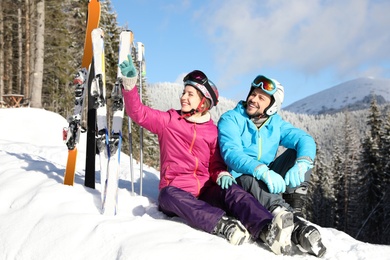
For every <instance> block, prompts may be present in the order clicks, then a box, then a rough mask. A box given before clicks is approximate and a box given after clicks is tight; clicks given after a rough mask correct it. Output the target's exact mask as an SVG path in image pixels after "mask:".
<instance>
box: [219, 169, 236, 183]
mask: <svg viewBox="0 0 390 260" xmlns="http://www.w3.org/2000/svg"><path fill="white" fill-rule="evenodd" d="M223 176H229V177H231V178H232V179H234V178H233V176H232V175H231V174H230V173H228V172H225V171H223V172H220V173H219V174H218V178H217V183H218V180H219V179H221V178H222V177H223Z"/></svg>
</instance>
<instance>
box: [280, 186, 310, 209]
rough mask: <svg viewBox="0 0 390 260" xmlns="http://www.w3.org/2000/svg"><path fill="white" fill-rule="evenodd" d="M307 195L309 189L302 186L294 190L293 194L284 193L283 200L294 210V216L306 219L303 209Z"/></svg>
mask: <svg viewBox="0 0 390 260" xmlns="http://www.w3.org/2000/svg"><path fill="white" fill-rule="evenodd" d="M306 194H307V187H304V186H301V187H299V188H297V189H296V190H294V192H293V193H284V194H283V199H284V201H285V202H286V203H288V204H289V205H290V206H291V207H292V208H293V210H294V215H296V216H299V217H304V216H303V212H302V209H303V207H304V205H305V201H306Z"/></svg>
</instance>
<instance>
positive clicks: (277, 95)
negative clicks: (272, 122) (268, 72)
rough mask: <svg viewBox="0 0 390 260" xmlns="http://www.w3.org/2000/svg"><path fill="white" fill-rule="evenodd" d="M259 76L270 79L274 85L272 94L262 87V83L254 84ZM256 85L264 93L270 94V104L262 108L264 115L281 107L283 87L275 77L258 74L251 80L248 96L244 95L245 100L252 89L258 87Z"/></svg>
mask: <svg viewBox="0 0 390 260" xmlns="http://www.w3.org/2000/svg"><path fill="white" fill-rule="evenodd" d="M259 77H260V78H264V79H266V80H269V81H271V82H272V84H273V85H274V86H275V87H276V91H275V90H273V91H275V92H274V93H273V94H270V93H269V92H270V91H268V90H266V89H264V88H263V85H262V84H255V81H256V80H257V79H258V78H259ZM258 87H260V88H261V89H262V90H263V91H264V92H265V93H267V94H269V95H270V96H271V103H270V105H269V106H268V107H267V108H265V109H264V113H265V114H266V115H268V116H271V115H273V114H275V113H277V112H278V111H279V110H280V109H281V107H282V103H283V100H284V87H283V86H282V84H280V82H279V81H277V80H275V79H272V78H268V77H265V76H262V75H258V76H257V77H256V78H255V79H254V80H253V82H252V84H251V89H250V91H249V93H248V96H247V97H246V101H248V98H249V96H250V94H251V93H252V91H253V90H254V89H255V88H258ZM273 91H272V92H273Z"/></svg>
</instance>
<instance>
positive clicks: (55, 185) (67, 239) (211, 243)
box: [0, 108, 390, 260]
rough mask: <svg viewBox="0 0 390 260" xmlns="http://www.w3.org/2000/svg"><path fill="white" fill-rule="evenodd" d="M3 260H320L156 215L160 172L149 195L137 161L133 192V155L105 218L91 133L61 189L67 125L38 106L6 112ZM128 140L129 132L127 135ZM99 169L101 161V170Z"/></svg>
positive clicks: (0, 211)
mask: <svg viewBox="0 0 390 260" xmlns="http://www.w3.org/2000/svg"><path fill="white" fill-rule="evenodd" d="M0 122H1V127H0V162H1V164H0V259H3V260H8V259H12V260H13V259H23V260H24V259H39V260H42V259H83V260H84V259H94V260H98V259H197V260H198V259H214V258H218V259H226V260H228V259H253V258H254V257H256V258H258V259H282V258H283V259H316V257H314V256H310V255H306V254H303V253H300V252H298V251H296V249H294V253H295V255H294V256H285V257H282V256H276V255H274V254H273V253H272V252H271V251H269V250H268V249H267V248H265V247H264V246H263V245H257V244H255V243H248V244H244V245H242V246H233V245H230V244H229V243H228V242H227V241H226V240H224V239H222V238H219V237H217V236H214V235H211V234H208V233H205V232H202V231H199V230H195V229H193V228H191V227H189V226H188V225H186V224H185V223H184V222H183V221H182V220H181V219H179V218H173V219H170V218H168V217H166V216H165V215H164V214H162V213H161V212H159V211H158V209H157V205H156V200H157V196H158V190H157V185H158V180H159V172H158V171H156V170H155V169H152V168H150V167H148V166H146V165H144V166H143V171H144V178H143V196H140V195H139V183H140V179H139V176H140V174H139V169H140V167H139V166H140V165H139V164H137V163H136V162H135V161H134V163H133V165H134V175H135V184H134V186H135V194H134V195H132V193H131V180H130V171H129V165H130V161H129V157H128V156H126V155H125V154H122V155H121V158H122V162H121V176H120V183H119V205H118V214H117V215H116V216H105V215H102V214H101V213H100V210H99V209H100V204H101V201H100V184H99V174H97V176H96V179H97V183H96V189H91V188H87V187H85V186H84V185H83V183H84V168H85V140H86V138H85V134H83V136H82V138H81V140H80V145H79V154H78V159H77V168H76V179H75V181H76V183H75V185H74V186H66V185H63V174H64V170H65V164H66V158H67V148H66V145H65V144H64V143H63V141H62V128H63V127H65V126H67V122H66V119H64V118H63V117H61V116H60V115H58V114H55V113H53V112H49V111H45V110H43V109H34V108H14V109H11V108H10V109H0ZM126 134H127V133H126ZM96 167H97V168H96V169H99V168H98V158H97V165H96ZM318 228H319V229H320V232H321V234H322V237H323V242H324V244H325V245H326V247H327V248H328V251H327V253H326V254H325V255H324V257H323V258H322V259H332V260H334V259H390V246H384V245H373V244H368V243H363V242H360V241H357V240H355V239H353V238H352V237H350V236H349V235H347V234H345V233H343V232H340V231H337V230H335V229H332V228H322V227H318Z"/></svg>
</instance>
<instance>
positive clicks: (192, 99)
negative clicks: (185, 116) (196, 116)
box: [180, 85, 201, 112]
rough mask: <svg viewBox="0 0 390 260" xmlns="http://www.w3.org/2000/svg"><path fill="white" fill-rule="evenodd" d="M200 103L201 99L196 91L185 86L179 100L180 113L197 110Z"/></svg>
mask: <svg viewBox="0 0 390 260" xmlns="http://www.w3.org/2000/svg"><path fill="white" fill-rule="evenodd" d="M200 101H201V97H200V96H199V94H198V91H197V89H196V88H194V87H193V86H191V85H187V86H186V87H185V88H184V90H183V93H182V95H181V98H180V104H181V111H182V112H190V111H191V109H197V108H198V105H199V103H200Z"/></svg>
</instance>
